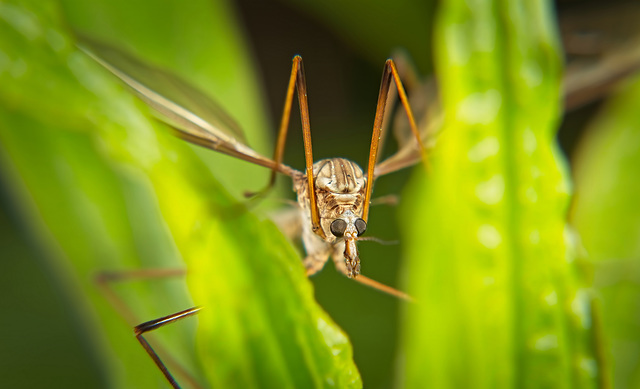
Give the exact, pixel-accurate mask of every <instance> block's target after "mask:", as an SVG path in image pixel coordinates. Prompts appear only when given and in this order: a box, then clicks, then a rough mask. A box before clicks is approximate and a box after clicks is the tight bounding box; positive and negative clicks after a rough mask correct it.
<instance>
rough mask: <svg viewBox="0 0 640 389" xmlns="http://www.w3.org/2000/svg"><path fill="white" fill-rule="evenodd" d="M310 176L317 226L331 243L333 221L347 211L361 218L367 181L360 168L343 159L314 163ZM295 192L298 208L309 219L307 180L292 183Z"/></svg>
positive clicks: (302, 179) (300, 179)
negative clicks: (314, 197) (312, 180)
mask: <svg viewBox="0 0 640 389" xmlns="http://www.w3.org/2000/svg"><path fill="white" fill-rule="evenodd" d="M313 175H314V178H315V187H316V197H317V201H318V210H319V211H320V225H321V226H322V229H323V230H324V232H325V235H326V236H327V241H330V242H333V241H334V237H333V234H331V231H330V224H331V222H332V221H333V220H335V219H336V218H338V217H339V216H341V215H343V214H344V213H345V212H349V211H351V212H352V213H353V215H354V216H355V217H362V207H363V201H364V191H365V186H366V178H365V177H364V172H363V171H362V169H361V168H360V166H358V165H357V164H356V163H355V162H352V161H349V160H347V159H344V158H331V159H322V160H320V161H318V162H316V163H315V164H314V165H313ZM294 190H295V191H296V193H297V195H298V204H300V207H302V209H303V212H304V214H306V215H307V216H308V217H309V218H310V216H309V215H310V211H309V195H308V193H307V190H308V184H307V177H306V176H299V178H296V179H294ZM309 224H310V223H309Z"/></svg>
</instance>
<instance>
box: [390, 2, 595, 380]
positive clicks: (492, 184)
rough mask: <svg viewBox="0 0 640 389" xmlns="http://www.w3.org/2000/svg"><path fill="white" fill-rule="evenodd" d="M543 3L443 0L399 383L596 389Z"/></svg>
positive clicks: (413, 192)
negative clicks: (434, 117)
mask: <svg viewBox="0 0 640 389" xmlns="http://www.w3.org/2000/svg"><path fill="white" fill-rule="evenodd" d="M549 7H550V5H549V2H540V1H537V0H535V1H534V0H531V1H507V0H505V1H497V2H495V1H475V2H468V1H462V0H460V1H455V0H454V1H447V2H443V3H442V5H441V8H440V9H439V12H438V15H437V18H436V19H437V20H436V40H435V42H436V55H435V58H436V70H437V76H438V79H439V81H440V87H441V91H442V92H441V96H442V101H443V106H444V110H445V124H444V128H443V130H442V135H441V136H440V138H439V140H438V144H437V147H436V149H435V150H434V152H433V155H432V158H431V159H432V168H431V169H430V172H429V174H427V175H424V174H416V176H415V180H414V182H413V184H412V188H410V189H409V190H407V193H408V195H410V196H411V200H412V201H410V202H407V203H408V204H410V206H408V207H405V209H404V216H405V219H406V220H407V224H406V225H407V227H406V229H405V233H406V234H407V236H409V237H410V238H411V239H412V242H413V245H412V246H410V247H409V248H408V250H407V253H406V255H407V257H408V259H409V263H408V265H407V269H406V272H407V276H408V282H409V288H408V291H409V293H411V294H412V295H413V296H415V298H416V300H417V303H416V304H414V305H412V306H410V307H409V309H408V312H407V315H406V324H405V333H404V349H405V350H404V355H403V359H404V360H405V361H406V367H405V373H406V378H405V380H406V381H405V384H406V386H407V387H437V388H448V387H450V388H459V387H474V388H512V387H517V388H524V387H576V388H578V387H579V388H585V387H595V386H597V385H598V382H599V381H598V380H599V378H600V374H601V372H600V367H599V361H598V356H597V355H596V354H595V350H594V340H593V330H594V329H593V324H592V316H591V298H590V292H589V290H588V289H587V288H585V287H584V284H583V281H582V279H581V277H580V275H579V274H578V273H577V272H576V269H575V262H574V261H575V253H574V250H575V249H574V245H573V244H572V243H571V242H570V239H571V237H572V233H571V231H570V229H569V228H568V226H567V223H566V221H565V215H566V211H567V207H568V200H569V187H568V179H567V174H566V172H565V167H564V164H565V163H564V161H563V160H562V158H561V156H560V155H559V153H558V150H557V146H556V144H555V140H554V135H555V130H556V127H557V125H558V115H559V110H560V99H561V92H560V88H559V85H560V60H559V54H558V47H557V38H556V35H555V31H554V28H553V13H552V11H551V9H550V8H549Z"/></svg>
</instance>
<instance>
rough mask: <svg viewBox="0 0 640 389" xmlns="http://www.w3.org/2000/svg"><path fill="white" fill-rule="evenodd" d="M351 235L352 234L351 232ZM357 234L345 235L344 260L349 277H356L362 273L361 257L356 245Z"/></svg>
mask: <svg viewBox="0 0 640 389" xmlns="http://www.w3.org/2000/svg"><path fill="white" fill-rule="evenodd" d="M349 235H351V234H349ZM357 240H358V238H357V236H355V235H351V236H347V235H345V239H344V261H345V263H346V265H347V277H349V278H355V277H357V276H358V274H360V257H359V256H358V247H357V246H356V241H357Z"/></svg>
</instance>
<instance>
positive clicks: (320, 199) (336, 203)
mask: <svg viewBox="0 0 640 389" xmlns="http://www.w3.org/2000/svg"><path fill="white" fill-rule="evenodd" d="M89 47H90V48H89V49H85V51H86V52H87V53H88V54H89V55H90V56H91V57H93V58H94V59H95V60H96V61H97V62H99V63H100V64H101V65H102V66H104V67H105V68H106V69H108V70H109V71H110V72H111V73H113V74H114V75H115V76H117V77H118V78H119V79H121V80H122V81H123V82H124V83H125V84H126V85H128V86H129V87H130V88H131V89H132V90H133V91H134V92H135V94H136V95H137V96H138V97H139V98H141V99H142V100H143V101H144V102H145V103H147V104H148V105H149V106H150V107H151V108H153V109H154V111H155V112H156V113H157V114H158V116H159V118H160V120H162V121H163V122H165V123H166V124H168V125H169V126H170V127H171V128H172V129H173V130H174V131H175V134H176V135H177V136H178V137H180V138H182V139H184V140H186V141H188V142H190V143H193V144H196V145H199V146H203V147H206V148H209V149H212V150H215V151H218V152H221V153H224V154H227V155H230V156H233V157H236V158H240V159H242V160H245V161H247V162H251V163H254V164H256V165H259V166H263V167H266V168H268V169H270V170H271V175H270V178H269V181H268V183H267V185H266V187H265V188H264V189H263V190H262V191H260V192H256V193H254V195H259V194H263V193H266V192H267V191H268V190H269V189H271V188H272V187H273V185H274V183H275V178H276V175H277V174H278V173H280V174H284V175H287V176H289V177H291V179H292V181H293V189H294V191H295V192H296V195H297V203H298V206H299V214H300V218H301V219H302V231H301V234H302V241H303V244H304V247H305V250H306V252H307V256H306V258H305V259H304V260H303V263H304V266H305V268H306V274H307V275H308V276H310V275H313V274H315V273H317V272H318V271H320V270H321V269H322V268H323V267H324V265H325V263H326V262H327V261H328V259H329V257H330V256H331V257H332V258H333V260H334V262H335V265H336V268H337V269H338V270H339V271H340V272H342V273H343V274H344V275H346V276H347V277H349V278H351V279H354V280H356V281H358V282H360V283H362V284H365V285H368V286H370V287H373V288H375V289H378V290H381V291H382V292H385V293H388V294H391V295H393V296H397V297H399V298H403V299H407V300H409V299H410V297H409V296H408V295H407V294H405V293H403V292H401V291H398V290H396V289H394V288H392V287H389V286H387V285H384V284H382V283H379V282H377V281H374V280H372V279H370V278H367V277H365V276H364V275H362V274H361V273H360V271H361V265H360V257H359V254H358V248H357V244H356V243H357V241H358V240H359V239H362V235H363V234H364V233H365V231H366V229H367V223H368V219H369V208H370V203H371V195H372V192H373V183H374V181H375V179H376V178H377V177H378V176H380V175H383V174H387V173H391V172H393V171H396V170H399V169H401V168H403V167H406V166H408V165H411V164H414V163H416V162H418V161H420V159H424V160H425V162H426V157H425V151H424V146H423V144H422V142H421V139H420V133H419V131H418V128H417V126H416V124H415V120H414V117H413V114H412V112H411V108H410V106H409V102H408V99H407V95H406V93H405V90H404V87H403V85H402V82H401V80H400V76H399V74H398V71H397V69H396V65H395V63H394V61H393V60H392V59H388V60H387V61H386V62H385V65H384V69H383V73H382V81H381V85H380V91H379V94H378V101H377V106H376V114H375V120H374V126H373V134H372V139H371V144H370V150H369V160H368V165H367V169H366V171H365V170H363V169H361V168H360V167H359V166H358V165H357V164H356V163H355V162H353V161H350V160H348V159H344V158H330V159H322V160H319V161H317V162H315V163H314V161H313V154H312V146H311V129H310V122H309V109H308V103H307V86H306V79H305V73H304V67H303V62H302V57H300V56H299V55H296V56H295V57H294V58H293V64H292V67H291V73H290V77H289V83H288V87H287V93H286V97H285V104H284V109H283V113H282V119H281V121H280V126H279V131H278V137H277V141H276V146H275V150H274V154H273V158H268V157H265V156H263V155H261V154H259V153H258V152H256V151H255V150H253V149H252V148H250V147H249V146H248V145H247V143H246V141H245V140H244V137H243V136H242V132H241V131H240V129H239V127H238V126H237V125H236V124H235V123H234V122H233V120H231V119H230V117H229V116H228V115H226V114H225V113H224V111H223V110H222V109H220V108H219V107H218V106H217V105H216V104H215V103H214V102H213V101H212V100H211V99H209V98H208V97H206V96H205V95H204V94H202V93H201V92H199V91H198V90H197V89H195V88H193V87H191V86H189V85H186V84H185V83H184V82H182V81H180V80H178V79H177V78H175V77H173V76H171V75H169V74H167V73H165V72H162V71H160V70H158V69H154V68H151V67H149V66H147V65H144V64H142V63H140V62H139V61H137V60H136V59H134V58H132V57H130V56H128V55H126V54H124V53H121V52H119V51H117V50H115V49H112V48H109V47H106V46H103V45H100V44H96V43H94V42H90V43H89ZM106 58H109V59H108V60H107V59H106ZM153 77H160V78H164V79H165V80H164V83H165V85H167V84H172V85H173V87H172V90H171V91H170V92H167V90H162V89H157V88H156V89H154V86H152V84H153V80H152V78H153ZM392 81H393V85H395V88H396V90H397V92H398V97H399V98H400V102H401V103H402V105H403V107H404V110H405V112H406V117H407V119H408V122H409V124H410V129H411V132H412V133H413V135H412V142H404V144H400V146H401V147H400V148H399V150H398V151H397V152H396V153H395V154H394V155H392V156H391V157H389V158H388V159H386V160H385V161H383V162H381V163H378V159H379V149H380V143H381V142H380V141H381V138H382V131H383V119H384V116H385V108H386V105H387V101H388V97H389V91H390V89H391V86H392ZM176 91H178V92H176ZM294 91H297V97H298V103H299V109H300V116H301V121H302V133H303V141H304V154H305V170H304V172H302V171H298V170H296V169H294V168H292V167H289V166H287V165H285V164H284V163H283V153H284V149H285V141H286V136H287V131H288V127H289V118H290V114H291V109H292V104H293V97H294ZM169 95H171V96H169ZM172 275H176V272H172V271H168V272H167V271H160V272H158V271H156V272H145V271H138V272H129V273H127V274H121V273H118V274H115V273H105V274H101V275H100V277H99V285H101V286H103V287H104V290H105V291H107V294H110V298H111V299H112V302H113V301H114V300H116V298H114V297H113V294H111V293H109V290H108V288H107V286H106V285H107V282H111V281H114V280H122V279H124V278H128V279H131V278H151V277H154V278H155V277H165V276H172ZM116 305H118V304H116ZM199 310H200V308H199V307H195V308H190V309H187V310H184V311H181V312H178V313H175V314H172V315H169V316H166V317H162V318H160V319H156V320H152V321H149V322H146V323H143V324H140V325H138V326H136V327H135V330H134V331H135V334H136V337H137V339H138V341H139V342H140V343H141V344H142V346H143V347H144V349H145V350H146V351H147V353H148V354H149V355H150V356H151V358H152V359H153V360H154V362H155V363H156V365H157V366H158V368H159V369H160V370H161V371H162V373H163V374H164V375H165V377H166V378H167V380H168V381H169V382H170V383H171V385H173V387H175V388H178V387H179V385H178V383H177V382H176V381H175V379H174V378H173V376H172V375H171V373H170V372H169V371H168V369H167V368H166V366H165V364H164V363H163V362H162V361H161V360H160V358H159V356H158V355H157V354H156V352H155V351H154V350H153V348H152V347H151V346H150V345H149V343H148V342H147V341H146V340H145V339H144V336H143V335H144V333H146V332H149V331H152V330H155V329H157V328H159V327H162V326H164V325H166V324H169V323H173V322H175V321H177V320H179V319H182V318H185V317H189V316H192V315H194V314H196V313H197V312H198V311H199Z"/></svg>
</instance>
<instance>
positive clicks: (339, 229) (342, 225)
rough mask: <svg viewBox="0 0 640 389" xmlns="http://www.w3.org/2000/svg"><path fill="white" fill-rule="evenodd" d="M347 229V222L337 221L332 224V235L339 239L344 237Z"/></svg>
mask: <svg viewBox="0 0 640 389" xmlns="http://www.w3.org/2000/svg"><path fill="white" fill-rule="evenodd" d="M346 229H347V222H346V221H344V220H342V219H336V220H334V221H332V222H331V233H332V234H333V235H334V236H337V237H338V238H339V237H341V236H342V235H344V230H346Z"/></svg>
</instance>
